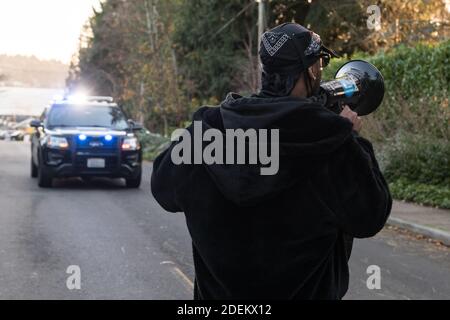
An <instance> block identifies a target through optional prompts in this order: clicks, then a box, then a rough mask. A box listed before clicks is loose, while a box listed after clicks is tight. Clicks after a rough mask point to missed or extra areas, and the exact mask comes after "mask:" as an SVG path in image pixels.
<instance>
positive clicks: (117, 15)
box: [68, 0, 188, 134]
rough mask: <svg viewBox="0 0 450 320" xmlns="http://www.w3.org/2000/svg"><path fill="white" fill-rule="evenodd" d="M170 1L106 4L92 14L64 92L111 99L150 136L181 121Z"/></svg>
mask: <svg viewBox="0 0 450 320" xmlns="http://www.w3.org/2000/svg"><path fill="white" fill-rule="evenodd" d="M177 3H178V1H176V0H165V1H159V0H136V1H121V0H108V1H106V2H104V3H102V9H101V10H100V11H98V12H94V16H93V17H92V18H91V20H90V22H89V24H88V26H87V28H86V32H85V33H84V38H83V39H82V41H81V47H80V51H79V55H78V61H75V62H74V63H73V64H72V66H71V76H70V77H69V79H68V86H69V88H71V90H72V91H74V90H79V89H80V88H85V89H86V88H87V89H88V90H89V93H90V94H101V95H112V96H114V97H115V98H116V99H117V100H118V101H119V102H120V103H121V104H122V105H123V106H124V107H125V109H126V110H127V111H128V112H129V113H130V114H132V115H133V116H134V117H136V118H137V119H138V120H139V121H141V122H144V123H145V124H146V126H147V127H148V128H150V129H151V130H152V131H156V132H163V133H164V134H168V131H169V127H170V126H177V125H179V123H181V122H182V121H184V119H185V118H187V116H188V115H187V114H186V108H185V105H186V100H185V99H184V96H183V95H182V93H181V90H180V86H179V76H178V67H177V61H176V57H175V53H174V51H173V43H172V38H171V35H172V30H173V27H174V26H173V22H172V21H173V14H175V13H176V12H177V11H176V10H175V8H176V6H177Z"/></svg>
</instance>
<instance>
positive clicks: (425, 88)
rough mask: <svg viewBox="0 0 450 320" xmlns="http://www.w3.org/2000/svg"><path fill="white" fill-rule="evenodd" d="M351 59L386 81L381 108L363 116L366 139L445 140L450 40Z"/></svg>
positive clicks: (330, 72)
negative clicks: (365, 63)
mask: <svg viewBox="0 0 450 320" xmlns="http://www.w3.org/2000/svg"><path fill="white" fill-rule="evenodd" d="M353 58H354V59H358V58H359V59H364V60H367V61H369V62H371V63H373V64H374V65H375V66H376V67H377V68H378V69H379V70H380V71H381V73H382V74H383V76H384V80H385V98H384V101H383V103H382V105H381V106H380V108H379V109H378V110H377V111H376V112H375V113H374V114H372V115H370V116H368V117H366V120H365V121H366V130H365V131H364V134H365V135H366V136H368V137H369V138H371V139H373V140H375V142H381V141H385V140H386V139H391V138H393V137H394V136H395V135H396V134H397V133H398V132H401V131H403V132H409V133H412V134H419V135H420V134H422V135H425V136H429V137H435V138H437V139H446V140H447V141H448V139H449V138H450V132H449V126H448V124H449V121H450V110H449V107H448V97H449V91H450V87H449V83H450V82H449V81H450V64H449V62H450V41H445V42H442V43H440V44H438V45H426V44H418V45H416V46H414V47H407V46H403V45H402V46H399V47H397V48H394V49H391V50H389V51H381V52H380V53H379V54H377V55H373V56H369V55H367V54H362V53H358V54H355V55H354V56H353ZM345 61H346V59H338V60H334V61H332V63H330V66H329V67H328V68H327V69H325V72H324V75H323V78H324V79H330V78H333V77H334V74H335V72H336V70H337V69H338V68H339V67H340V66H341V65H342V64H343V63H344V62H345Z"/></svg>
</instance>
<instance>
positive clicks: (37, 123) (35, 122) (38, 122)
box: [30, 120, 42, 129]
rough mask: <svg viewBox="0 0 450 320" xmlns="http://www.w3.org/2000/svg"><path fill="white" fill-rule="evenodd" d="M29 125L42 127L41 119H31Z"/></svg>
mask: <svg viewBox="0 0 450 320" xmlns="http://www.w3.org/2000/svg"><path fill="white" fill-rule="evenodd" d="M30 127H32V128H36V129H37V128H40V127H42V122H41V121H39V120H31V121H30Z"/></svg>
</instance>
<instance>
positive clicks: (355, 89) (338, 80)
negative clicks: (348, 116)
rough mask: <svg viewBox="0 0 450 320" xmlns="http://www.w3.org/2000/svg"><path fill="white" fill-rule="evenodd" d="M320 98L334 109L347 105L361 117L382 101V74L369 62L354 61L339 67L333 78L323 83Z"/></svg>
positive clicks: (337, 110)
mask: <svg viewBox="0 0 450 320" xmlns="http://www.w3.org/2000/svg"><path fill="white" fill-rule="evenodd" d="M319 97H320V99H321V100H322V103H323V104H324V106H325V107H327V108H329V109H330V110H333V111H335V112H338V113H339V112H340V111H341V110H342V106H343V105H348V106H349V107H350V109H352V110H353V111H355V112H356V113H357V114H358V115H359V116H365V115H368V114H370V113H372V112H374V111H375V110H376V109H377V108H378V107H379V106H380V104H381V102H382V101H383V97H384V79H383V75H382V74H381V72H380V71H378V69H377V68H376V67H375V66H374V65H372V64H370V63H369V62H367V61H364V60H351V61H349V62H347V63H345V64H344V65H343V66H342V67H340V68H339V70H338V71H337V72H336V75H335V79H334V80H330V81H324V82H322V83H321V84H320V93H319Z"/></svg>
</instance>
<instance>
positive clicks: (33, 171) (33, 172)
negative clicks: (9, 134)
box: [31, 158, 38, 178]
mask: <svg viewBox="0 0 450 320" xmlns="http://www.w3.org/2000/svg"><path fill="white" fill-rule="evenodd" d="M37 176H38V167H37V166H36V165H35V164H34V162H33V158H31V177H32V178H37Z"/></svg>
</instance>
